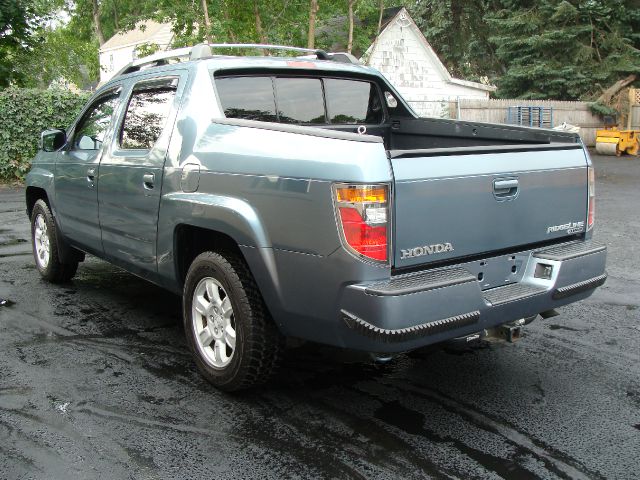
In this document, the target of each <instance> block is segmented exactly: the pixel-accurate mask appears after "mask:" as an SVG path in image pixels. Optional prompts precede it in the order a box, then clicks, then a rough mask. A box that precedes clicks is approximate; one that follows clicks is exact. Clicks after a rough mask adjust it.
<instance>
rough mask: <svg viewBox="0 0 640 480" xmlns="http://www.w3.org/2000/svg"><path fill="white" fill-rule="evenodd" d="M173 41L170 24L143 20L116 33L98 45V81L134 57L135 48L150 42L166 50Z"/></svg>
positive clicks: (104, 80)
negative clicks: (132, 27) (124, 30)
mask: <svg viewBox="0 0 640 480" xmlns="http://www.w3.org/2000/svg"><path fill="white" fill-rule="evenodd" d="M172 41H173V32H172V31H171V25H170V24H167V23H157V22H154V21H153V20H145V21H143V22H140V23H138V24H137V25H136V27H135V28H134V29H133V30H129V31H128V32H120V33H116V34H115V35H114V36H113V37H111V38H110V39H109V40H107V41H106V42H105V43H104V44H103V45H102V46H101V47H100V83H104V82H106V81H107V80H109V79H110V78H111V77H113V76H114V75H115V74H116V73H117V72H118V71H119V70H120V69H121V68H122V67H124V66H125V65H127V64H128V63H129V62H131V61H132V60H135V59H136V48H137V47H138V46H140V45H144V44H151V45H157V46H158V47H160V50H167V49H168V48H169V47H170V45H171V42H172Z"/></svg>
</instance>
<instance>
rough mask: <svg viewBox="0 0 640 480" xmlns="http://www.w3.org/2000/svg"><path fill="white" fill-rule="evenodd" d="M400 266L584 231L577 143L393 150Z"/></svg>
mask: <svg viewBox="0 0 640 480" xmlns="http://www.w3.org/2000/svg"><path fill="white" fill-rule="evenodd" d="M390 157H391V164H392V167H393V174H394V178H395V190H394V192H395V194H394V216H393V218H394V239H393V249H394V252H393V255H394V266H395V267H397V268H402V267H411V266H416V265H420V264H427V263H432V262H439V261H443V260H449V259H453V258H458V257H466V256H470V255H475V254H481V253H488V252H494V251H497V250H502V249H508V248H515V247H518V246H522V245H528V244H532V243H537V242H543V241H548V240H553V239H558V238H561V237H567V236H570V235H573V234H576V233H579V232H582V231H584V229H585V223H586V222H585V221H586V216H587V201H588V192H587V182H588V179H587V176H588V173H587V159H586V156H585V153H584V151H583V149H582V147H581V146H580V145H578V144H551V145H545V146H539V147H538V146H532V145H528V146H522V145H520V146H508V147H497V148H492V149H489V148H486V147H485V148H459V149H449V150H447V149H441V150H424V151H413V152H412V151H391V152H390Z"/></svg>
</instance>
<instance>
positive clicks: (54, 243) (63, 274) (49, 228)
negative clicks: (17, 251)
mask: <svg viewBox="0 0 640 480" xmlns="http://www.w3.org/2000/svg"><path fill="white" fill-rule="evenodd" d="M39 218H42V220H43V223H44V225H46V229H40V230H39V232H40V235H39V238H44V237H43V235H44V236H46V240H45V241H46V242H47V244H48V253H49V256H48V259H47V261H46V262H45V261H44V259H43V258H39V255H38V248H37V247H36V242H37V239H36V229H37V225H38V223H39V222H40V220H39ZM43 231H44V232H43ZM31 244H32V249H33V259H34V260H35V263H36V268H37V269H38V271H39V272H40V275H42V278H44V279H45V280H47V281H49V282H52V283H63V282H68V281H69V280H71V279H72V278H73V276H74V275H75V274H76V271H77V270H78V262H77V261H76V260H71V261H67V262H65V263H63V262H61V261H60V257H59V255H58V238H57V230H56V224H55V221H54V219H53V215H52V214H51V210H50V209H49V205H47V203H46V202H45V201H44V200H42V199H40V200H38V201H37V202H36V203H35V205H34V206H33V210H32V211H31Z"/></svg>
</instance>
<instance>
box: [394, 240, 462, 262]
mask: <svg viewBox="0 0 640 480" xmlns="http://www.w3.org/2000/svg"><path fill="white" fill-rule="evenodd" d="M445 252H453V245H451V244H450V243H436V244H434V245H425V246H423V247H415V248H409V249H407V250H405V249H404V248H403V249H402V256H401V257H400V258H401V259H402V260H404V259H405V258H414V257H422V256H424V255H433V254H434V253H445Z"/></svg>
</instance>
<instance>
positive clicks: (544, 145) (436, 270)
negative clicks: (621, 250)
mask: <svg viewBox="0 0 640 480" xmlns="http://www.w3.org/2000/svg"><path fill="white" fill-rule="evenodd" d="M217 47H220V46H213V45H204V44H203V45H196V46H195V47H192V48H185V49H178V50H174V51H171V52H163V53H159V54H155V55H152V56H150V57H145V58H143V59H140V60H137V61H135V62H133V63H132V64H130V65H128V66H127V67H125V68H124V69H123V70H122V71H121V72H119V74H117V75H116V76H115V77H114V78H113V79H112V80H110V81H109V82H108V83H106V84H105V85H103V86H102V87H101V88H99V89H98V91H97V92H96V93H95V95H93V97H92V98H91V99H90V101H89V102H88V104H87V106H86V107H85V108H84V110H83V111H82V112H81V113H80V115H79V116H78V118H77V120H76V121H75V122H74V123H73V125H72V126H71V127H70V128H68V129H67V130H56V129H52V130H47V131H45V132H43V134H42V137H41V151H40V152H39V153H38V154H37V156H36V158H35V159H34V161H33V166H32V169H31V171H30V172H29V174H28V176H27V179H26V185H27V188H26V205H27V213H28V215H29V218H30V219H31V225H32V234H33V235H32V236H33V253H34V257H35V263H36V265H37V268H38V270H39V271H40V273H41V275H42V276H43V277H44V278H45V279H47V280H49V281H51V282H64V281H69V280H70V279H71V278H72V277H73V275H74V274H75V272H76V270H77V268H78V263H79V262H81V261H82V260H83V259H84V256H85V253H88V254H91V255H95V256H97V257H100V258H102V259H104V260H106V261H108V262H111V263H113V264H115V265H117V266H120V267H122V268H124V269H126V270H127V271H129V272H131V273H133V274H135V275H138V276H140V277H142V278H144V279H147V280H149V281H151V282H153V283H155V284H157V285H160V286H162V287H164V288H166V289H168V290H170V291H171V292H174V293H176V294H179V295H182V298H183V317H184V330H185V335H186V339H187V344H188V346H189V348H190V350H191V352H192V354H193V357H194V360H195V363H196V364H197V366H198V368H199V370H200V371H201V372H202V374H203V375H204V377H205V378H206V379H207V380H209V381H210V382H211V383H213V384H214V385H215V386H217V387H219V388H221V389H225V390H238V389H243V388H247V387H251V386H254V385H258V384H261V383H263V382H265V381H266V380H267V379H268V378H269V377H270V376H271V375H272V373H273V372H274V370H275V368H276V366H277V365H278V362H279V360H280V358H281V357H282V352H283V348H284V339H286V338H288V337H289V338H297V339H302V340H308V341H313V342H319V343H323V344H329V345H333V346H338V347H344V348H348V349H355V350H360V351H363V352H370V353H373V354H375V355H377V356H378V358H383V357H389V356H391V355H393V354H394V353H398V352H409V351H412V350H416V349H420V348H422V347H426V346H429V345H432V344H436V343H440V342H445V341H450V340H458V341H471V340H476V339H483V338H487V339H489V338H493V337H501V338H503V339H506V340H515V339H516V338H517V337H518V336H519V334H520V329H521V327H522V326H523V325H524V324H526V323H528V322H530V321H531V320H533V319H534V318H536V317H537V315H539V314H540V315H542V316H543V317H547V316H551V315H554V314H556V313H557V312H556V311H555V309H556V308H557V307H560V306H563V305H566V304H568V303H571V302H575V301H578V300H582V299H584V298H586V297H588V296H589V295H591V294H592V292H593V291H594V289H595V288H596V287H598V286H599V285H602V284H603V283H604V281H605V279H606V274H605V256H606V251H605V250H606V249H605V247H604V246H603V245H598V244H596V243H594V242H593V241H592V240H591V236H592V233H593V225H594V211H595V203H594V202H595V199H594V171H593V167H592V165H591V160H590V158H589V155H588V152H587V150H586V149H585V147H584V145H583V144H582V142H581V141H580V138H579V137H578V136H577V135H575V134H571V133H563V132H558V131H553V130H542V129H530V128H522V127H518V126H511V125H494V124H483V123H472V122H467V121H453V120H446V119H433V118H418V117H417V116H416V115H415V114H414V113H413V111H412V110H411V108H410V107H409V105H408V104H407V103H406V102H405V101H404V100H403V99H402V97H401V96H400V95H399V94H398V92H397V91H396V90H395V89H394V87H393V86H392V85H390V84H389V82H388V81H387V80H386V79H385V78H384V77H383V76H382V75H381V74H380V73H379V72H377V71H376V70H374V69H372V68H369V67H366V66H361V65H358V64H357V62H356V61H353V59H352V58H351V57H349V56H348V55H345V54H329V53H326V52H324V51H321V50H318V51H315V50H313V51H307V50H304V49H295V48H293V47H274V46H260V48H261V49H264V50H267V49H270V50H275V51H277V53H280V52H282V51H289V50H292V51H294V52H295V53H296V54H297V55H294V56H291V55H289V56H282V55H275V56H224V55H214V54H212V48H217Z"/></svg>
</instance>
